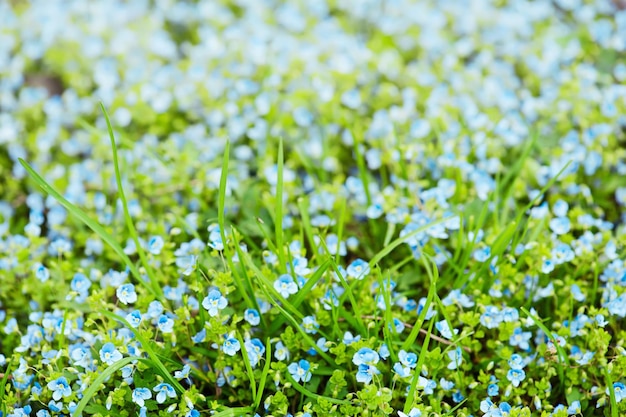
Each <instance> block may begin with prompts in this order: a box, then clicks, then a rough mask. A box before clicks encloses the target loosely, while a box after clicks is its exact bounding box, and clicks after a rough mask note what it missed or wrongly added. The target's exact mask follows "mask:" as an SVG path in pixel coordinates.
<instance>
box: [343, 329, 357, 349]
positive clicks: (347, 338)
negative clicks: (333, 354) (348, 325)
mask: <svg viewBox="0 0 626 417" xmlns="http://www.w3.org/2000/svg"><path fill="white" fill-rule="evenodd" d="M359 340H361V335H357V336H356V337H355V336H353V335H352V332H350V331H346V332H345V333H344V334H343V343H344V344H345V345H346V346H348V345H351V344H352V343H354V342H358V341H359Z"/></svg>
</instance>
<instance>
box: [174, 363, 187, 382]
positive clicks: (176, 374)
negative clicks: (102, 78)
mask: <svg viewBox="0 0 626 417" xmlns="http://www.w3.org/2000/svg"><path fill="white" fill-rule="evenodd" d="M190 371H191V367H190V366H189V365H187V364H185V366H183V369H182V370H180V371H175V372H174V378H176V379H179V380H180V379H185V380H187V382H189V383H191V380H190V378H189V372H190Z"/></svg>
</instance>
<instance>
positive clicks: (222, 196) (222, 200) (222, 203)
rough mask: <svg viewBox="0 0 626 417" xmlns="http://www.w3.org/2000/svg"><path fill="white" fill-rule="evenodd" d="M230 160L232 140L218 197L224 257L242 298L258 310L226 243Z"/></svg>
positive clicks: (228, 143) (223, 168)
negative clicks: (227, 188)
mask: <svg viewBox="0 0 626 417" xmlns="http://www.w3.org/2000/svg"><path fill="white" fill-rule="evenodd" d="M229 158H230V140H228V141H226V147H225V148H224V158H223V159H222V171H221V174H220V189H219V195H218V200H217V222H218V223H219V226H220V237H221V238H222V245H223V246H224V255H225V257H226V263H227V264H228V267H229V268H230V271H231V273H232V276H233V279H234V281H235V286H236V287H237V289H238V290H239V292H240V293H241V296H242V297H243V299H244V301H245V303H246V305H247V306H248V308H255V309H258V308H259V306H258V305H257V303H256V301H255V300H254V297H251V296H250V294H254V292H253V291H252V288H250V287H249V286H248V285H244V284H243V283H242V282H241V277H240V276H239V271H238V270H237V268H236V267H235V264H234V262H233V254H232V251H231V250H230V246H228V243H227V242H226V219H225V215H224V210H225V207H226V183H227V181H228V163H229ZM233 234H234V233H233ZM237 246H239V243H237ZM253 300H254V301H253Z"/></svg>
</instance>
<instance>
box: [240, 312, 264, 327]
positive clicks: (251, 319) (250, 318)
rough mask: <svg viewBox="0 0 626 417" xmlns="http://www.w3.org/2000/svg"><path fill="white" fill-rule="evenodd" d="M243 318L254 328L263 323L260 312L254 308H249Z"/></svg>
mask: <svg viewBox="0 0 626 417" xmlns="http://www.w3.org/2000/svg"><path fill="white" fill-rule="evenodd" d="M243 317H244V318H245V319H246V321H247V322H248V323H250V325H252V326H258V325H259V323H260V322H261V316H260V315H259V312H258V311H257V310H256V309H254V308H248V309H247V310H246V311H244V313H243Z"/></svg>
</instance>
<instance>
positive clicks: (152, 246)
mask: <svg viewBox="0 0 626 417" xmlns="http://www.w3.org/2000/svg"><path fill="white" fill-rule="evenodd" d="M164 245H165V242H164V241H163V238H162V237H161V236H152V237H151V238H150V240H149V241H148V251H149V252H150V253H151V254H153V255H158V254H160V253H161V250H162V249H163V246H164Z"/></svg>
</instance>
